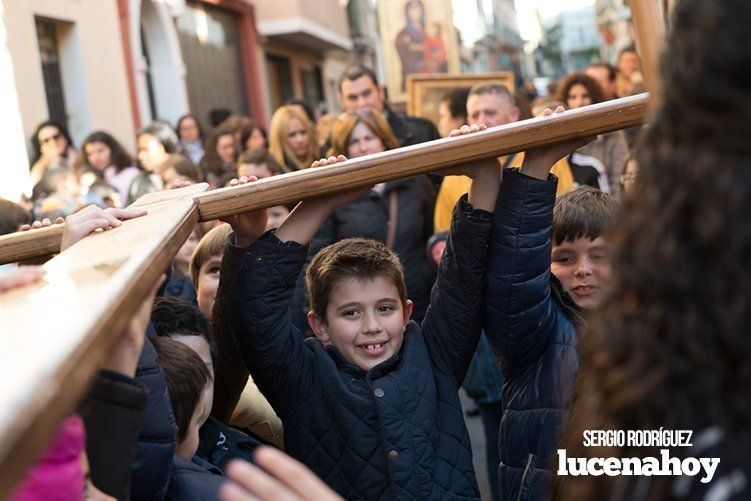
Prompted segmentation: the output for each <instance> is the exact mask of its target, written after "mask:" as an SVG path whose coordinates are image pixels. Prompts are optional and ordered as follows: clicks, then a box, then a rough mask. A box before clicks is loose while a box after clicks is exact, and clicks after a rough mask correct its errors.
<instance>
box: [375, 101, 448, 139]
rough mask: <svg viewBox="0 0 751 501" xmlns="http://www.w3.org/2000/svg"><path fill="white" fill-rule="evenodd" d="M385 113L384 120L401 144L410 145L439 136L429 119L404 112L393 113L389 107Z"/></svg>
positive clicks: (438, 137)
mask: <svg viewBox="0 0 751 501" xmlns="http://www.w3.org/2000/svg"><path fill="white" fill-rule="evenodd" d="M385 115H386V121H387V122H388V123H389V126H390V127H391V132H393V133H394V136H396V139H398V140H399V144H400V145H402V146H411V145H413V144H420V143H424V142H426V141H433V140H434V139H440V138H441V135H440V134H439V133H438V129H436V126H435V125H433V122H431V121H430V120H426V119H424V118H418V117H412V116H409V115H405V114H404V113H395V112H393V111H392V110H391V109H389V108H386V111H385Z"/></svg>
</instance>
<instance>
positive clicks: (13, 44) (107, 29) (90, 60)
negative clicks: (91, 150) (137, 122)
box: [2, 0, 134, 148]
mask: <svg viewBox="0 0 751 501" xmlns="http://www.w3.org/2000/svg"><path fill="white" fill-rule="evenodd" d="M2 1H3V6H4V7H5V13H4V21H5V26H6V28H7V30H8V40H7V48H8V50H9V52H10V56H11V60H12V63H13V69H14V74H15V84H16V89H17V93H18V102H19V108H20V112H21V120H22V123H23V130H24V134H25V136H26V139H27V140H28V138H29V136H30V135H31V133H32V132H33V130H34V128H35V127H36V126H37V124H38V123H39V122H41V121H43V120H45V119H47V105H46V98H45V93H44V84H43V79H42V70H41V66H40V60H39V50H38V47H37V36H36V27H35V22H34V17H35V16H41V17H46V18H50V19H53V20H55V21H62V22H65V23H70V24H66V25H64V26H62V29H60V30H58V37H59V39H62V40H61V41H62V45H60V46H59V47H58V50H59V52H61V65H62V67H63V86H64V93H65V101H66V108H67V111H68V114H69V116H68V123H69V126H70V129H71V130H70V132H71V134H72V135H73V136H74V141H76V142H77V143H80V142H81V140H82V139H83V137H85V135H86V134H88V133H89V132H91V131H92V130H94V129H95V128H96V129H104V130H107V131H108V132H110V133H112V134H113V135H115V136H116V137H117V138H118V139H120V140H121V141H123V143H124V144H125V145H126V146H127V147H128V148H131V147H132V146H133V145H134V137H133V136H134V130H133V119H132V116H131V108H130V96H129V94H128V80H127V74H126V69H125V59H124V55H123V49H122V43H121V38H120V36H121V35H120V24H119V20H118V13H117V2H116V0H10V1H8V0H2Z"/></svg>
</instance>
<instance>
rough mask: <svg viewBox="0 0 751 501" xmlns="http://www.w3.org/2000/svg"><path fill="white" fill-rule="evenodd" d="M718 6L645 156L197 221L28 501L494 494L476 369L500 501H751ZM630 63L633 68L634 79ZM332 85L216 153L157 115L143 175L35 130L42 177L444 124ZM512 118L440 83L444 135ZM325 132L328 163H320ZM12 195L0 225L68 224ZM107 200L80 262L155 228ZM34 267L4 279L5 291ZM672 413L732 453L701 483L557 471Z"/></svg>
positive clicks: (588, 159) (490, 173)
mask: <svg viewBox="0 0 751 501" xmlns="http://www.w3.org/2000/svg"><path fill="white" fill-rule="evenodd" d="M720 3H721V4H722V5H721V6H717V5H714V4H712V5H710V4H709V3H707V2H701V1H700V0H682V1H681V2H680V3H679V4H678V6H677V7H676V10H675V15H674V18H673V19H674V20H673V33H672V34H671V37H670V39H669V44H668V50H669V51H670V55H671V57H670V58H666V59H665V60H664V67H663V72H662V76H663V86H662V90H661V91H660V95H659V97H658V107H657V110H656V115H655V119H654V122H653V124H652V125H651V126H650V127H649V128H648V130H647V131H646V132H645V133H644V135H643V138H642V142H641V143H640V146H639V148H638V149H637V150H635V153H636V155H635V156H634V152H633V151H634V150H631V148H632V146H633V145H632V144H630V141H629V138H628V136H627V135H626V134H623V133H615V134H612V135H606V136H600V137H599V138H579V139H572V140H569V141H566V142H564V143H558V144H553V145H549V146H545V147H540V148H537V149H531V150H528V151H526V152H524V153H519V154H516V155H510V156H508V157H503V158H499V159H495V158H491V159H486V160H478V161H474V162H468V163H467V164H465V165H463V166H461V167H460V168H456V169H453V170H451V171H447V172H440V173H438V174H440V175H441V176H445V177H444V179H443V181H442V183H441V185H440V187H439V190H438V192H437V194H436V192H435V190H434V186H435V181H436V178H435V177H428V176H418V177H415V178H411V179H408V180H405V181H397V182H390V183H385V184H382V185H376V186H373V187H367V188H364V189H359V190H354V191H350V192H344V193H339V194H335V195H329V196H325V197H318V198H314V199H306V200H303V201H301V202H300V203H299V204H297V205H296V206H295V207H282V206H280V207H274V208H271V209H265V210H261V211H256V212H251V213H245V214H241V215H236V216H230V217H227V218H226V219H225V220H223V222H222V224H220V225H217V226H215V227H213V228H212V227H205V226H203V225H199V226H198V227H197V228H196V230H195V231H194V232H193V234H192V235H191V237H190V238H189V239H188V241H187V242H186V243H185V246H184V247H183V248H182V249H181V250H180V252H179V253H178V255H177V257H176V258H175V261H174V264H173V266H171V268H170V270H168V271H167V273H166V275H165V276H164V277H163V278H162V279H160V281H159V283H158V284H157V286H156V287H155V288H154V290H153V291H152V293H151V294H150V295H149V296H148V297H146V298H144V300H143V304H142V305H141V306H140V308H139V310H138V311H137V313H136V314H135V315H134V316H133V318H132V319H131V320H130V321H129V323H128V325H127V326H126V327H125V328H124V330H123V332H122V334H121V336H120V338H119V341H118V343H117V344H116V346H115V347H114V348H113V350H112V351H111V352H110V353H109V354H108V356H107V358H106V360H104V361H103V363H102V366H101V371H100V373H99V375H98V377H97V379H96V381H95V383H94V386H93V387H92V388H91V389H90V390H89V392H88V394H87V396H86V398H85V399H84V401H83V402H82V403H81V405H80V406H79V408H78V409H77V412H76V413H74V414H72V415H71V416H70V417H69V418H68V419H67V420H65V421H64V422H63V423H62V425H61V426H60V428H59V429H58V432H57V435H56V437H55V439H54V440H53V442H52V443H51V444H50V445H49V446H48V449H47V450H46V451H45V453H44V455H43V456H42V458H41V459H40V460H39V462H38V463H37V464H36V465H35V466H34V467H33V468H31V469H30V470H29V471H28V472H27V473H26V476H25V477H24V479H23V480H22V481H21V483H20V484H19V486H18V487H17V488H16V491H15V493H14V494H13V499H23V500H26V499H81V498H82V497H84V496H86V497H87V498H91V499H110V498H116V499H176V500H192V499H196V500H199V499H200V500H204V499H208V500H211V499H224V500H233V501H234V500H244V499H269V500H271V499H274V500H276V499H311V500H312V499H316V500H324V501H328V500H335V499H340V498H346V499H367V500H371V499H372V500H381V499H383V500H385V499H479V498H480V497H481V489H480V484H479V483H478V481H477V477H478V475H477V473H479V472H476V471H475V466H474V464H473V457H472V445H471V442H470V438H469V434H468V430H467V426H466V420H465V410H464V409H463V407H462V403H461V401H460V393H461V391H462V390H461V388H462V386H464V387H465V388H466V390H467V393H469V394H470V395H471V396H473V397H474V398H475V399H476V400H477V403H478V408H479V412H480V414H481V415H482V417H483V425H484V428H485V433H486V436H487V437H486V438H487V439H488V447H492V448H494V449H495V450H496V451H497V453H496V454H488V464H487V467H488V471H489V472H490V473H489V475H490V482H491V484H492V487H493V488H492V489H491V491H490V493H488V495H489V496H491V497H492V498H494V499H501V500H541V499H550V498H554V499H614V500H621V499H639V500H642V499H643V500H653V499H701V500H740V499H745V498H746V496H748V495H749V489H750V488H749V479H750V477H749V474H751V463H750V462H749V459H748V453H747V451H748V448H749V446H750V445H749V442H750V441H751V434H750V433H749V430H750V429H751V426H749V425H750V424H751V423H750V421H749V418H750V417H751V412H749V406H748V404H746V403H745V391H744V390H745V389H748V386H749V384H750V383H751V378H749V374H748V370H747V367H748V364H747V356H748V355H750V354H751V344H749V342H748V340H747V339H746V338H747V336H745V329H744V327H745V325H746V324H747V323H748V320H749V319H748V318H747V317H748V312H749V311H751V309H749V308H747V303H748V298H749V295H748V294H747V291H746V288H748V283H749V281H748V271H747V264H748V256H749V243H748V242H747V240H746V237H747V233H748V232H747V231H745V224H744V223H743V221H744V217H745V216H746V213H747V205H748V202H747V201H748V199H749V198H748V197H747V196H746V195H747V193H746V192H747V191H749V190H751V178H750V177H749V176H750V175H751V174H749V172H751V171H749V170H748V168H747V167H748V166H747V165H746V163H747V158H748V156H747V153H748V152H747V149H748V147H747V144H748V141H747V138H746V137H745V136H746V134H745V132H746V131H745V129H746V128H748V121H749V120H748V119H749V117H746V116H745V114H746V112H747V110H746V108H748V107H746V106H745V103H746V102H748V101H749V100H751V94H750V93H749V92H750V90H749V86H748V78H747V77H746V76H745V73H743V71H740V70H739V68H744V67H745V63H746V62H748V59H749V57H751V56H749V54H750V53H749V52H748V51H746V50H745V48H746V47H748V44H746V43H745V42H747V41H748V40H747V38H748V36H749V35H748V30H746V29H745V25H746V23H745V21H748V20H750V19H751V7H749V6H748V5H747V4H746V3H744V2H741V1H740V0H723V1H722V2H720ZM710 39H711V40H710ZM710 42H711V43H712V44H715V45H717V46H719V47H720V48H721V49H722V51H721V54H722V57H719V56H717V54H714V53H710V52H709V51H708V50H707V49H706V47H707V44H709V43H710ZM625 57H626V61H625V63H624V65H625V66H629V65H628V64H626V63H627V62H628V57H629V54H625ZM624 71H625V70H624ZM635 73H636V72H635V71H632V72H630V73H629V75H625V76H624V75H621V77H623V78H625V77H626V76H628V78H629V79H628V80H627V83H631V85H632V86H634V85H636V86H638V85H639V81H640V79H639V76H638V74H635ZM616 81H617V74H616V75H614V74H613V72H612V71H611V68H610V67H609V66H608V65H605V64H603V63H598V64H595V65H592V66H591V67H590V68H589V69H588V70H587V72H584V73H581V74H575V75H571V76H570V77H569V78H567V79H565V80H564V81H563V82H562V83H561V84H560V86H559V87H558V95H557V99H558V100H559V101H560V104H561V106H556V101H553V100H552V99H549V100H546V101H539V102H538V103H537V105H538V106H542V108H541V109H540V110H537V113H536V114H538V115H540V118H539V120H547V119H549V118H548V117H549V116H551V115H554V114H557V113H565V112H566V111H565V109H564V108H566V107H567V108H575V107H577V106H584V105H587V104H592V103H595V102H598V101H600V100H603V99H609V98H612V97H614V96H615V95H616V89H617V87H618V86H617V85H616ZM710 83H711V84H712V85H715V86H722V88H724V89H726V90H727V93H725V94H722V93H718V92H715V91H714V90H713V89H715V87H712V86H710V85H709V84H710ZM623 85H625V84H623ZM339 90H340V98H341V101H342V105H343V107H344V108H345V109H347V111H346V112H345V113H344V114H343V115H342V116H340V117H337V118H336V120H334V121H332V122H331V128H330V134H331V135H330V137H329V138H328V139H327V140H322V141H320V142H319V140H320V139H322V138H318V137H316V132H317V129H316V128H315V127H314V126H313V122H312V121H311V119H310V117H308V115H307V113H306V112H305V110H304V108H303V107H301V106H299V105H297V104H291V105H288V106H285V107H283V108H280V110H279V111H278V112H277V114H275V116H274V118H273V119H272V122H271V129H270V134H269V139H268V143H269V144H268V145H266V144H263V143H265V141H266V139H265V133H264V131H263V129H260V128H259V127H258V126H256V125H254V124H250V123H247V121H245V120H243V119H241V118H240V117H234V118H233V117H229V118H227V117H225V118H227V120H228V122H227V123H225V125H224V126H222V127H219V128H217V129H215V130H214V132H213V133H212V135H211V139H210V140H209V141H207V142H206V143H205V148H204V147H203V146H202V143H201V141H200V138H201V135H202V132H201V127H200V123H199V121H198V119H197V118H196V117H194V116H192V115H190V116H186V117H184V118H183V119H181V120H180V121H179V122H178V125H177V130H178V133H179V135H180V137H179V139H178V138H177V135H176V134H175V133H174V132H173V131H172V130H171V129H169V130H168V127H167V126H166V125H164V124H154V125H152V126H149V127H147V128H146V129H144V130H143V131H142V132H141V133H140V134H139V138H138V143H139V153H138V161H139V164H140V165H139V166H138V167H135V166H133V165H132V161H131V159H130V157H129V156H128V155H127V153H125V152H124V150H123V149H122V148H121V147H120V146H119V144H118V143H117V141H115V140H114V139H113V138H111V136H109V135H107V134H106V133H96V134H92V136H91V137H90V138H89V139H88V140H87V141H86V142H85V143H84V147H83V148H82V152H81V155H82V157H83V158H84V159H85V161H84V162H83V163H79V164H78V165H79V166H78V167H76V168H72V167H71V168H69V167H66V166H64V165H63V164H65V163H66V162H67V163H70V162H72V161H73V157H74V156H75V150H73V148H72V144H71V142H70V139H69V138H67V136H66V134H65V132H64V130H63V129H62V128H60V127H59V126H56V125H54V124H50V123H47V124H43V126H41V127H40V129H39V131H38V132H37V134H35V138H34V141H35V144H36V145H37V146H38V150H39V153H40V158H39V159H38V161H37V162H36V163H35V165H34V168H33V169H32V176H34V177H35V179H36V180H37V181H38V183H39V184H38V186H39V185H42V184H45V183H47V184H49V183H52V184H53V185H54V186H55V188H54V190H53V192H52V193H56V194H58V195H60V194H64V195H66V196H70V198H76V196H79V195H80V194H81V192H80V191H79V190H78V188H76V187H75V186H74V184H75V183H79V182H81V180H82V179H84V176H83V172H84V171H86V172H89V171H91V172H92V173H93V175H92V182H91V183H90V184H89V185H88V186H89V187H94V186H95V185H97V183H104V184H106V185H108V186H110V187H112V188H113V190H114V191H113V192H112V193H111V194H110V195H109V196H111V197H115V198H116V199H119V200H122V199H123V198H124V199H132V197H133V196H137V195H138V194H140V193H145V192H148V191H150V190H153V189H159V188H163V187H165V186H167V185H170V184H172V183H173V182H178V184H177V186H182V185H183V184H185V183H186V182H199V181H203V180H209V181H210V182H211V183H212V184H213V185H215V186H224V185H230V186H237V185H241V184H245V183H249V182H255V181H256V180H257V179H261V178H265V177H269V176H274V175H279V174H280V173H283V172H287V171H290V170H293V169H297V168H301V167H305V166H306V165H311V166H312V167H319V168H325V167H327V166H330V165H332V164H336V163H338V162H341V161H344V160H346V158H347V157H357V156H362V155H368V154H373V153H379V152H382V151H385V150H387V149H391V148H397V147H400V146H403V145H406V144H414V142H419V141H423V140H429V139H434V138H435V137H437V130H436V128H435V127H434V126H432V125H431V124H428V123H427V122H425V121H423V120H420V119H415V118H413V117H408V116H405V115H400V114H398V113H394V112H393V111H391V110H390V109H389V108H388V106H387V105H386V103H385V100H384V96H383V89H382V88H381V87H380V86H379V85H378V83H377V81H376V79H375V75H374V74H373V73H372V72H371V71H370V70H368V69H367V68H362V67H357V66H356V67H353V68H350V69H349V70H347V72H345V74H344V76H343V77H342V81H341V82H340V89H339ZM462 99H463V100H464V101H465V102H464V106H463V107H462V106H457V104H456V101H457V100H460V101H461V100H462ZM551 104H552V105H553V106H552V108H545V107H544V106H545V105H551ZM520 118H522V112H521V110H520V107H519V106H518V101H517V98H516V97H515V96H514V95H512V94H511V93H509V91H508V90H507V89H506V88H505V87H503V86H500V85H494V84H489V85H488V84H485V85H479V86H476V87H474V88H472V89H469V90H468V91H456V92H453V93H451V94H450V95H449V96H447V100H445V101H444V103H442V118H441V130H442V131H443V132H444V134H448V135H450V136H452V137H456V136H461V135H468V134H469V135H471V134H475V133H477V132H478V131H481V130H483V129H485V128H486V127H488V126H497V125H503V124H506V123H510V122H513V121H516V120H519V119H520ZM464 122H466V125H463V124H464ZM452 124H453V125H455V126H456V127H455V128H453V130H451V131H450V132H448V131H449V130H450V129H449V128H450V127H451V126H452ZM170 134H171V135H172V136H174V137H172V138H171V139H170V137H168V136H170ZM165 138H167V139H165ZM172 145H174V147H173V146H172ZM320 145H325V152H326V153H327V154H330V156H324V158H320V159H316V158H317V157H319V156H321V155H320V153H321V151H320V149H319V146H320ZM266 146H268V148H266ZM241 150H244V151H242V152H241ZM178 151H179V152H180V153H179V154H181V155H185V156H184V157H180V158H179V159H175V158H171V156H173V155H175V154H176V152H178ZM204 151H205V153H203V152H204ZM202 155H203V156H202ZM201 156H202V158H201V159H199V157H201ZM176 160H179V161H176ZM186 162H187V163H186ZM195 163H199V164H200V168H196V169H191V166H193V167H195ZM58 164H60V165H58ZM56 165H57V166H56ZM72 165H73V164H71V166H72ZM165 165H166V166H167V167H165ZM639 166H644V167H645V168H644V169H643V170H640V169H639ZM646 166H649V168H648V169H647V168H646ZM81 169H83V171H82V170H81ZM166 172H167V173H168V174H167V175H166V177H165V173H166ZM616 186H617V188H616ZM39 190H42V188H39ZM66 190H67V191H66ZM43 193H45V196H44V197H43V198H40V199H39V200H38V201H37V203H36V204H35V205H36V206H37V208H36V209H35V210H36V211H37V212H35V213H34V217H36V218H39V217H40V216H42V215H56V214H58V213H49V212H44V211H43V210H42V209H41V208H43V207H49V206H50V205H49V204H51V203H52V202H51V201H49V200H48V199H49V197H50V196H51V195H50V192H48V191H43ZM113 200H114V198H113ZM0 203H2V205H0V211H1V212H2V224H3V231H5V232H10V231H13V230H15V229H17V228H18V227H19V226H20V225H22V224H26V227H25V229H27V230H28V231H34V230H33V229H34V228H36V227H40V226H44V225H46V224H49V222H50V221H49V220H48V221H38V222H36V223H34V224H30V223H31V221H32V220H33V217H32V216H31V215H30V214H29V213H28V212H27V211H24V210H23V208H20V207H18V206H17V205H14V204H11V203H10V202H5V201H0ZM78 205H80V203H79V202H78V201H77V202H76V203H75V206H76V207H78ZM112 205H114V207H111V208H107V209H104V208H100V207H96V206H89V207H86V208H85V209H83V210H78V211H76V212H74V213H73V214H70V215H68V216H67V218H66V220H65V222H66V225H65V230H64V236H63V241H62V249H63V250H65V249H66V248H67V247H69V246H71V245H73V244H74V243H75V242H77V241H78V240H80V239H81V238H84V237H85V236H86V235H87V234H89V233H90V232H92V231H94V230H95V229H97V228H104V229H107V228H113V227H116V226H119V225H121V224H122V221H123V220H125V219H130V218H136V217H142V216H143V215H144V212H143V211H140V210H136V209H121V208H119V207H120V206H121V205H122V204H121V203H114V204H112ZM56 207H59V206H56ZM40 211H41V212H40ZM43 276H44V270H43V269H42V268H39V267H33V266H31V267H20V268H17V269H14V270H12V271H7V272H6V273H5V274H3V275H0V292H3V291H6V290H9V289H13V288H15V287H19V286H22V285H25V284H28V283H31V282H34V281H37V280H40V279H42V278H43ZM468 373H469V374H470V376H469V377H468ZM478 388H479V389H478ZM473 392H474V393H473ZM662 427H665V428H669V429H671V430H672V429H676V430H693V431H695V432H696V435H695V437H696V438H695V441H694V442H695V443H694V445H695V450H691V449H688V450H686V449H685V448H684V449H681V448H680V447H666V449H669V451H668V452H670V453H672V454H674V455H675V456H678V457H680V458H684V457H692V456H695V455H704V456H708V455H711V456H713V457H720V458H721V466H720V468H719V469H718V471H717V474H716V476H715V477H714V479H713V480H712V479H710V481H708V482H704V481H703V480H702V481H700V480H699V477H695V476H686V475H684V476H683V477H675V478H672V479H671V478H669V477H668V478H666V477H650V476H642V477H624V476H612V475H607V476H601V475H597V474H593V475H583V476H579V477H573V476H569V477H566V476H561V475H560V469H559V464H558V456H557V452H559V450H560V449H563V450H565V451H568V455H569V456H574V455H578V456H579V457H586V458H600V459H602V458H610V459H614V460H620V458H627V457H632V456H634V457H640V458H641V457H646V456H648V455H656V454H657V451H655V450H652V449H651V448H642V449H640V448H635V447H630V446H625V445H620V446H613V447H609V448H604V449H603V448H599V447H593V448H587V447H586V446H584V445H583V442H582V435H583V434H584V433H585V432H586V430H591V429H604V430H650V429H658V428H662ZM281 451H284V452H281ZM82 457H84V458H86V461H82V460H81V458H82ZM236 460H239V461H236ZM108 496H110V497H108Z"/></svg>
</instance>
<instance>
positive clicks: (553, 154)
mask: <svg viewBox="0 0 751 501" xmlns="http://www.w3.org/2000/svg"><path fill="white" fill-rule="evenodd" d="M564 111H565V109H564V108H563V106H558V107H557V108H556V109H555V112H553V111H552V110H551V109H550V108H546V109H545V111H543V112H542V117H549V116H551V115H554V114H556V115H557V114H559V113H563V112H564ZM542 120H544V118H542ZM595 139H596V138H594V137H578V138H575V139H569V140H568V141H562V142H560V143H555V144H551V145H548V146H541V147H539V148H533V149H531V150H527V151H526V152H525V153H524V163H522V167H521V169H520V172H521V173H522V174H525V175H527V176H529V177H534V178H537V179H542V180H543V181H544V180H546V179H547V178H548V175H549V174H550V169H552V168H553V165H555V163H556V162H558V161H559V160H560V159H562V158H563V157H565V156H567V155H568V154H569V153H571V152H573V151H575V150H578V149H579V148H581V147H582V146H586V145H587V144H589V143H591V142H592V141H594V140H595Z"/></svg>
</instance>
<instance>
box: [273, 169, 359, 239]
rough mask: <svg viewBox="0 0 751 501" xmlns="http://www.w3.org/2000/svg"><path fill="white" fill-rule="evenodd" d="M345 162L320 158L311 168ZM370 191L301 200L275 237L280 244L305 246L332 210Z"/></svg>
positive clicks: (350, 191) (346, 192)
mask: <svg viewBox="0 0 751 501" xmlns="http://www.w3.org/2000/svg"><path fill="white" fill-rule="evenodd" d="M346 160H347V157H345V156H344V155H339V156H338V157H329V158H322V159H320V160H316V161H315V162H313V164H312V165H311V167H323V166H326V165H333V164H335V163H337V162H344V161H346ZM370 189H371V187H370V186H366V187H363V188H356V189H353V190H349V191H343V192H341V193H335V194H333V195H326V196H323V197H317V198H309V199H306V200H303V201H302V202H300V203H299V204H297V207H295V209H294V210H293V211H292V212H291V213H290V215H289V216H287V219H285V220H284V222H283V223H282V224H281V226H279V228H278V229H277V230H276V237H277V238H278V239H279V240H281V241H282V242H289V241H294V242H297V243H300V244H302V245H307V244H308V243H309V242H310V240H311V239H312V238H313V236H314V235H315V234H316V232H317V231H318V228H320V227H321V224H323V222H324V221H325V220H326V218H327V217H328V216H329V215H330V214H331V213H332V212H334V209H336V208H337V207H340V206H342V205H346V204H348V203H350V202H352V201H353V200H356V199H357V198H359V197H361V196H362V195H364V194H365V193H367V192H368V191H370Z"/></svg>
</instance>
